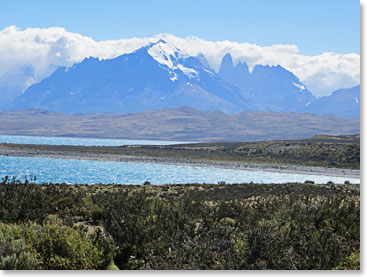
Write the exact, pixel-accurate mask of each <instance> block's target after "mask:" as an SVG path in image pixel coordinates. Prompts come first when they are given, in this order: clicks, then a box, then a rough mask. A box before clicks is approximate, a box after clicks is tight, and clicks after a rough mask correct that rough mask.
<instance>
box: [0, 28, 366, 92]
mask: <svg viewBox="0 0 367 277" xmlns="http://www.w3.org/2000/svg"><path fill="white" fill-rule="evenodd" d="M160 38H163V39H165V40H166V41H168V42H170V43H173V44H174V45H175V46H176V47H178V48H179V49H181V50H183V51H184V52H186V53H187V54H189V55H198V54H199V53H203V54H204V55H205V56H206V57H207V59H208V62H209V64H210V65H211V66H212V67H213V68H214V69H216V70H217V69H218V67H219V65H220V62H221V59H222V57H223V56H224V55H225V54H226V53H231V55H232V57H233V60H234V62H238V61H242V62H243V61H245V62H246V63H247V64H248V65H249V67H250V69H251V68H253V66H254V65H255V64H263V65H265V64H268V65H277V64H279V65H281V66H283V67H285V68H286V69H288V70H290V71H291V72H293V73H294V74H295V75H296V76H298V77H299V79H300V80H301V81H302V82H303V83H305V84H306V86H307V87H308V88H309V90H310V91H311V92H313V93H314V94H315V95H326V94H328V93H330V92H332V91H334V90H336V89H339V88H342V87H351V86H354V85H357V84H359V82H360V56H359V55H358V54H354V53H352V54H339V53H322V54H320V55H316V56H306V55H302V54H300V53H299V49H298V47H297V46H296V45H272V46H267V47H262V46H258V45H255V44H250V43H237V42H231V41H217V42H212V41H205V40H202V39H200V38H197V37H186V38H178V37H175V36H173V35H170V34H159V35H156V36H154V37H147V38H129V39H120V40H108V41H99V42H97V41H94V40H93V39H92V38H89V37H86V36H82V35H80V34H76V33H71V32H68V31H66V30H65V29H64V28H59V27H53V28H43V29H41V28H27V29H25V30H20V29H19V28H17V27H15V26H10V27H7V28H5V29H3V30H2V31H0V84H1V83H4V82H6V83H9V80H14V82H13V83H14V87H17V88H20V89H23V90H24V89H25V88H26V86H27V85H30V84H32V83H34V82H39V81H40V80H42V79H43V78H45V77H47V76H48V75H49V74H51V73H52V72H53V71H54V70H55V68H57V67H58V66H71V65H72V64H74V63H77V62H80V61H82V60H83V59H84V58H85V57H89V56H93V57H99V58H101V59H102V58H103V59H107V58H114V57H116V56H119V55H121V54H124V53H129V52H132V51H134V50H136V49H138V48H140V47H142V46H144V45H146V44H148V43H149V42H155V41H157V40H158V39H160ZM25 69H27V70H25Z"/></svg>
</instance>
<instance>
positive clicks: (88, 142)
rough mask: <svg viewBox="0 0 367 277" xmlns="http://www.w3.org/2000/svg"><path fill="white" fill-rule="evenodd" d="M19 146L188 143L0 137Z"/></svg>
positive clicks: (2, 140) (180, 142) (2, 141)
mask: <svg viewBox="0 0 367 277" xmlns="http://www.w3.org/2000/svg"><path fill="white" fill-rule="evenodd" d="M4 142H6V143H19V144H50V145H83V146H120V145H170V144H182V143H190V142H183V141H165V140H129V139H98V138H69V137H37V136H4V135H0V143H4Z"/></svg>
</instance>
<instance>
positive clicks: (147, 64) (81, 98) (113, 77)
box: [12, 40, 249, 114]
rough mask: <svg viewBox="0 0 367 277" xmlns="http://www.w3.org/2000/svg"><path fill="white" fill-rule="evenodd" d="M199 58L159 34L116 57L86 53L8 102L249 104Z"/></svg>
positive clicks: (122, 106)
mask: <svg viewBox="0 0 367 277" xmlns="http://www.w3.org/2000/svg"><path fill="white" fill-rule="evenodd" d="M199 58H200V59H201V60H202V61H203V57H199ZM199 58H196V57H191V56H188V55H187V54H185V53H183V52H182V51H180V50H179V49H178V48H176V47H175V46H174V45H172V44H169V43H167V42H165V41H163V40H160V41H158V42H156V43H151V44H149V45H148V46H146V47H142V48H140V49H138V50H136V51H135V52H132V53H130V54H125V55H121V56H119V57H117V58H115V59H110V60H99V59H96V58H88V59H85V60H84V61H82V62H81V63H79V64H75V65H73V66H72V67H70V68H65V67H61V68H59V69H57V70H56V71H55V72H54V73H53V74H52V75H51V76H50V77H48V78H46V79H44V80H43V81H41V82H40V83H38V84H34V85H32V86H30V87H29V88H28V89H27V90H26V91H25V93H24V94H23V95H21V96H20V97H18V98H17V99H16V101H15V102H14V103H13V104H12V108H15V109H25V108H42V109H46V110H50V111H58V112H67V113H94V112H116V113H130V112H138V111H142V110H149V109H163V108H175V107H179V106H190V107H193V108H197V109H200V110H220V111H223V112H225V113H229V114H232V113H235V112H240V111H242V110H244V109H248V108H249V107H248V106H247V104H246V100H245V98H244V97H243V96H242V95H241V94H240V93H239V91H238V89H237V88H235V87H233V86H231V85H229V84H227V83H226V82H225V81H223V80H222V79H221V78H220V77H219V75H218V74H217V73H215V72H214V71H213V70H212V69H210V68H208V66H204V65H203V64H202V63H201V62H200V60H199Z"/></svg>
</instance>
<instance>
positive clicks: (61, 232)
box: [0, 223, 104, 270]
mask: <svg viewBox="0 0 367 277" xmlns="http://www.w3.org/2000/svg"><path fill="white" fill-rule="evenodd" d="M0 230H1V231H0V234H1V237H2V241H1V249H4V250H3V251H2V252H5V251H6V252H5V255H4V254H2V255H1V256H3V258H2V261H3V263H4V269H5V267H6V266H13V267H14V268H12V269H51V270H57V269H100V267H101V264H102V263H103V261H104V260H103V254H102V253H101V251H100V250H99V249H98V248H97V246H96V245H94V244H93V241H92V239H90V238H89V237H88V236H87V234H86V232H85V231H83V230H81V229H78V228H71V227H67V226H63V225H60V224H45V225H43V226H42V225H39V224H34V223H28V224H19V225H9V224H1V225H0ZM4 234H5V235H4ZM5 236H7V237H5ZM9 238H11V239H10V240H9ZM18 238H20V239H18ZM5 239H8V241H4V240H5ZM9 243H10V246H9ZM25 250H28V252H27V251H25ZM31 254H32V255H31ZM14 255H15V257H14ZM24 257H26V258H27V259H25V260H23V259H24ZM19 261H20V262H19Z"/></svg>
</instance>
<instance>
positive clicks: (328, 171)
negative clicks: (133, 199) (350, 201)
mask: <svg viewBox="0 0 367 277" xmlns="http://www.w3.org/2000/svg"><path fill="white" fill-rule="evenodd" d="M0 156H14V157H36V158H56V159H76V160H94V161H109V162H130V163H157V164H170V165H183V166H199V167H215V168H225V169H235V170H257V171H259V170H260V171H270V172H280V173H296V174H312V175H327V176H335V177H349V178H357V179H358V178H360V170H356V169H342V168H325V167H314V166H295V165H294V166H293V165H277V164H249V163H243V162H229V161H210V160H197V159H195V160H194V159H185V158H165V157H147V156H126V155H116V154H111V153H90V152H66V151H40V150H38V149H36V150H32V149H31V148H30V149H8V148H4V147H0Z"/></svg>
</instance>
